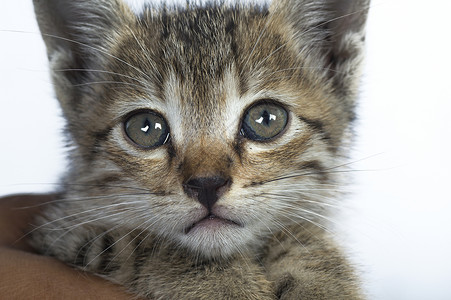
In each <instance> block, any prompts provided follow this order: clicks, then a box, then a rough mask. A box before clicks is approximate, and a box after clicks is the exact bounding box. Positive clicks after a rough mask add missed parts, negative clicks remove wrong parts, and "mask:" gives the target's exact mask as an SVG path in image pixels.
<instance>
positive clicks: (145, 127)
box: [141, 118, 150, 133]
mask: <svg viewBox="0 0 451 300" xmlns="http://www.w3.org/2000/svg"><path fill="white" fill-rule="evenodd" d="M143 126H144V127H142V128H141V131H142V132H145V133H149V129H150V122H149V120H148V119H147V118H146V120H145V121H144V124H143Z"/></svg>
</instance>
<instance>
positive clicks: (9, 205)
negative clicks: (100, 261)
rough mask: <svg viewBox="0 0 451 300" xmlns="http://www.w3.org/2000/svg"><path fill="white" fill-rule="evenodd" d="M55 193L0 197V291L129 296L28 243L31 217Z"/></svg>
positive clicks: (16, 295)
mask: <svg viewBox="0 0 451 300" xmlns="http://www.w3.org/2000/svg"><path fill="white" fill-rule="evenodd" d="M55 197H56V195H52V194H47V195H16V196H9V197H5V198H0V282H1V284H0V295H1V296H2V298H3V297H5V299H95V300H100V299H130V298H132V297H133V296H130V295H129V294H127V293H125V292H124V291H123V289H122V288H121V287H119V286H117V285H114V284H112V283H110V282H108V281H106V280H104V279H102V278H100V277H98V276H95V275H92V274H88V273H85V272H82V271H80V270H76V269H73V268H70V267H69V266H66V265H64V264H63V263H61V262H59V261H57V260H56V259H54V258H51V257H45V256H41V255H38V254H37V253H35V251H34V250H33V249H32V248H31V247H30V246H29V245H28V244H27V239H26V232H28V231H29V230H30V225H31V224H32V223H33V217H34V216H35V215H36V214H38V213H39V212H40V210H41V209H42V208H43V207H44V206H45V203H47V202H49V201H53V200H55Z"/></svg>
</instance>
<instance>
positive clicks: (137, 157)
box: [33, 0, 369, 299]
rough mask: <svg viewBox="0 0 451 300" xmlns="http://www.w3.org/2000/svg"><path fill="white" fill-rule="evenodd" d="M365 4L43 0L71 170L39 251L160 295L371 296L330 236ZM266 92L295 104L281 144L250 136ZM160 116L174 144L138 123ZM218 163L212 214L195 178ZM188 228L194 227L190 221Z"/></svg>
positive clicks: (44, 221) (36, 238) (49, 212)
mask: <svg viewBox="0 0 451 300" xmlns="http://www.w3.org/2000/svg"><path fill="white" fill-rule="evenodd" d="M368 2H369V1H367V0H352V1H339V0H322V1H312V0H274V2H273V3H271V4H270V5H269V6H258V5H251V4H233V5H232V4H224V3H222V4H220V3H197V4H196V5H193V4H187V5H186V6H183V7H182V6H179V7H177V6H174V7H165V6H161V7H152V6H148V7H147V8H146V9H144V10H143V11H142V12H141V13H140V14H139V15H137V14H135V13H134V12H132V11H131V10H130V9H129V8H128V7H127V5H125V4H124V3H122V2H121V1H120V0H93V1H87V0H82V1H66V0H34V4H35V10H36V14H37V19H38V23H39V25H40V28H41V31H42V35H43V38H44V41H45V43H46V45H47V53H48V57H49V61H50V66H51V72H52V79H53V81H54V84H55V91H56V95H57V98H58V100H59V102H60V104H61V107H62V109H63V113H64V116H65V118H66V120H67V136H68V143H69V146H70V158H71V163H70V168H69V170H68V172H67V174H66V175H65V176H64V178H63V179H62V184H61V199H60V200H58V201H56V202H54V203H52V204H49V206H48V207H47V209H46V210H45V212H44V214H43V215H42V216H41V217H40V218H39V220H38V221H37V222H39V224H40V226H39V227H37V229H36V230H35V231H34V232H33V244H34V246H35V247H36V248H38V249H40V250H41V251H42V252H44V253H47V254H48V255H52V256H55V257H57V258H58V259H61V260H63V261H65V262H67V263H69V264H71V265H74V266H77V267H80V268H83V269H85V270H88V271H91V272H94V273H97V274H99V275H101V276H104V277H105V278H107V279H109V280H111V281H113V282H117V283H119V284H122V285H124V286H125V287H126V288H127V289H128V290H130V291H131V292H133V293H135V294H136V295H140V296H145V297H149V298H151V299H211V298H213V297H216V298H219V299H275V298H280V299H359V298H361V297H362V295H361V293H360V290H359V287H358V280H357V279H356V277H355V276H354V274H353V271H352V268H351V266H349V264H348V263H347V262H346V260H345V259H344V257H343V255H342V254H341V253H340V251H339V250H338V248H337V246H335V245H334V243H333V241H332V240H331V239H330V238H329V237H328V234H327V226H328V224H327V223H328V220H329V208H330V207H332V208H333V207H337V206H339V205H340V203H339V200H338V199H339V198H338V196H339V191H340V189H341V186H342V184H343V179H342V177H343V174H342V173H341V172H337V171H340V170H342V169H341V168H339V166H341V165H342V164H343V159H344V158H346V155H347V149H348V147H349V139H350V136H351V132H352V121H353V119H354V106H355V100H356V97H357V94H358V93H357V86H358V78H359V74H360V65H361V61H362V47H363V43H364V24H365V19H366V14H367V9H368V5H369V3H368ZM260 100H270V101H276V102H277V103H279V104H280V105H282V106H283V107H285V108H286V109H287V110H288V118H289V120H288V124H287V127H286V128H285V129H284V131H283V133H282V134H280V136H278V137H277V138H275V139H274V140H270V141H266V142H256V141H252V140H250V139H246V138H245V137H243V136H242V135H241V134H240V128H241V122H242V119H243V115H244V113H245V111H246V110H247V109H248V108H249V107H250V106H252V105H253V104H254V103H256V102H258V101H260ZM142 109H149V110H153V111H155V112H158V113H159V114H160V115H162V116H163V117H164V118H165V119H166V121H167V123H168V125H169V128H170V140H169V142H168V143H166V144H164V145H162V146H160V147H158V148H155V149H151V150H144V149H142V148H139V147H136V146H135V145H133V144H131V143H130V141H129V140H127V138H126V137H125V135H124V129H123V122H124V120H125V118H126V116H127V115H129V114H130V113H131V112H133V111H136V110H142ZM216 174H221V176H224V177H227V178H229V179H230V180H229V186H228V188H227V191H226V192H224V193H223V194H222V195H221V197H220V198H219V200H218V201H217V203H216V204H215V205H214V206H213V208H212V211H213V213H214V214H215V215H217V216H220V217H222V218H224V219H228V220H231V221H232V222H233V223H234V224H235V225H234V226H229V225H224V226H219V227H212V228H203V230H193V231H189V228H191V227H192V225H193V224H194V223H196V222H197V221H198V220H199V219H202V218H203V217H205V215H206V208H205V207H204V206H203V205H202V204H201V203H200V202H199V201H197V200H196V199H193V198H192V197H190V196H189V195H188V194H187V193H186V190H184V184H185V183H186V182H187V181H189V180H190V179H191V178H200V177H209V176H215V175H216ZM188 231H189V232H188Z"/></svg>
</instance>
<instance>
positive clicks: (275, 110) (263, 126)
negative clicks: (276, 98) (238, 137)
mask: <svg viewBox="0 0 451 300" xmlns="http://www.w3.org/2000/svg"><path fill="white" fill-rule="evenodd" d="M287 122H288V113H287V111H286V110H285V109H284V108H283V107H282V106H280V105H277V104H275V103H260V104H257V105H254V106H252V107H251V108H249V109H248V110H247V112H246V114H245V116H244V119H243V122H242V125H241V133H242V134H243V135H244V136H245V137H247V138H248V139H251V140H254V141H266V140H269V139H272V138H273V137H275V136H276V135H278V134H279V133H281V132H282V130H284V128H285V126H286V125H287Z"/></svg>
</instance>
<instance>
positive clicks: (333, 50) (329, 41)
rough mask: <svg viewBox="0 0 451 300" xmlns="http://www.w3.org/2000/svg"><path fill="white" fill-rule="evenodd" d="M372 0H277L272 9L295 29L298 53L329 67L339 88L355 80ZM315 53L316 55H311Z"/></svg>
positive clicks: (313, 61) (319, 64) (320, 65)
mask: <svg viewBox="0 0 451 300" xmlns="http://www.w3.org/2000/svg"><path fill="white" fill-rule="evenodd" d="M369 3H370V0H274V1H273V4H272V6H271V9H272V10H273V12H274V13H275V15H277V16H279V17H280V18H281V19H283V20H285V22H286V23H288V25H289V26H290V27H291V28H292V30H293V32H294V37H293V38H294V39H296V40H297V43H298V45H299V55H300V56H301V57H303V58H307V59H309V60H310V61H311V63H312V64H313V65H314V66H313V67H315V68H323V69H324V70H326V74H325V75H326V76H327V77H328V78H329V79H332V80H333V82H334V84H335V85H338V87H337V86H336V87H337V88H338V90H340V89H342V88H344V89H346V86H352V85H353V83H355V80H353V79H352V78H351V77H354V78H356V77H357V76H356V75H358V74H357V73H358V70H359V68H358V67H359V66H360V62H361V60H362V57H363V55H362V52H363V45H364V40H365V23H366V19H367V15H368V9H369ZM312 56H313V57H312Z"/></svg>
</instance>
